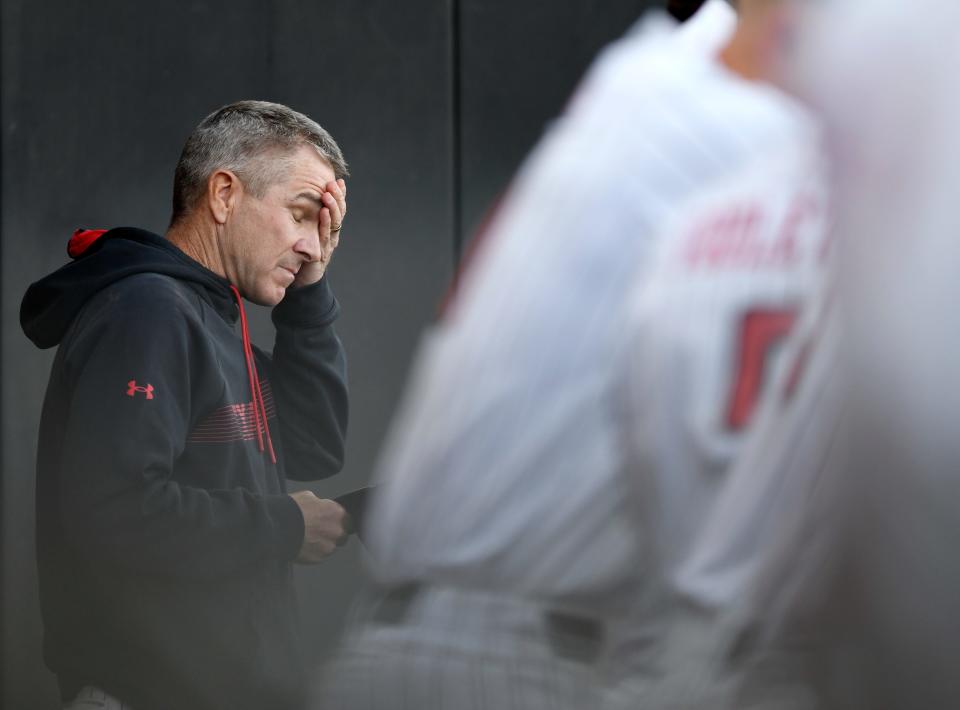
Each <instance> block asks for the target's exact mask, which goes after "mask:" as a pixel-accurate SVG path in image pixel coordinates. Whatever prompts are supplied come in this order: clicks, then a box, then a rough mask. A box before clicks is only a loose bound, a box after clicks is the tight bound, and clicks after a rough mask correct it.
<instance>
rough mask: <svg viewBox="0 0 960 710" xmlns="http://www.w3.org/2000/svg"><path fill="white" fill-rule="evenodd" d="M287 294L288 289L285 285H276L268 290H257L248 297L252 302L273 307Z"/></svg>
mask: <svg viewBox="0 0 960 710" xmlns="http://www.w3.org/2000/svg"><path fill="white" fill-rule="evenodd" d="M286 295H287V289H286V288H284V287H283V286H276V287H274V288H271V289H269V290H267V291H266V292H257V293H255V294H251V295H249V296H247V297H246V299H247V300H248V301H250V303H254V304H256V305H258V306H266V307H267V308H272V307H273V306H276V305H277V304H278V303H280V301H282V300H283V297H284V296H286Z"/></svg>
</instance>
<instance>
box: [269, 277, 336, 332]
mask: <svg viewBox="0 0 960 710" xmlns="http://www.w3.org/2000/svg"><path fill="white" fill-rule="evenodd" d="M339 314H340V304H339V303H337V299H336V297H335V296H334V295H333V289H332V288H330V281H329V280H328V279H327V277H326V276H324V277H323V278H322V279H320V280H319V281H317V282H316V283H315V284H310V285H309V286H304V287H302V288H295V289H288V290H287V293H286V295H285V296H284V297H283V300H282V301H280V303H279V304H278V305H277V306H276V307H275V308H274V309H273V314H272V316H271V317H272V318H273V323H274V325H278V326H279V325H287V326H323V325H329V324H330V323H332V322H333V321H335V320H336V318H337V316H338V315H339Z"/></svg>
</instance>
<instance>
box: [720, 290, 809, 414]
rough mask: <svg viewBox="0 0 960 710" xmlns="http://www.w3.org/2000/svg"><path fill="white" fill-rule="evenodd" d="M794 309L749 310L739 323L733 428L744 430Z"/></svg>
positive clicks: (729, 407) (729, 410)
mask: <svg viewBox="0 0 960 710" xmlns="http://www.w3.org/2000/svg"><path fill="white" fill-rule="evenodd" d="M795 319H796V312H795V311H793V310H775V309H771V310H753V311H748V312H747V313H746V314H745V315H744V317H743V321H742V323H741V326H740V357H739V360H738V363H737V374H736V377H735V378H734V381H733V386H732V387H731V388H730V395H729V397H728V402H729V403H728V405H727V415H726V423H727V428H728V429H730V430H733V431H739V430H740V429H743V427H745V426H746V425H747V423H748V422H749V421H750V416H751V415H752V414H753V409H754V407H755V406H756V404H757V400H758V399H759V398H760V394H761V392H762V391H763V383H764V378H765V375H766V368H767V364H768V361H769V360H770V355H771V353H772V352H773V351H774V350H775V347H776V346H777V345H778V344H779V343H780V342H781V341H782V340H783V338H784V337H786V335H787V334H788V333H789V332H790V329H791V328H792V327H793V322H794V320H795Z"/></svg>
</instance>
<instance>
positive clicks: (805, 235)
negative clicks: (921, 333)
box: [320, 0, 823, 709]
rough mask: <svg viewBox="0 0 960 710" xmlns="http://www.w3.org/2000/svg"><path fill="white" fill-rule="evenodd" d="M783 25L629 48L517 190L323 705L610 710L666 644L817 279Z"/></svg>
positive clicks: (439, 363) (412, 386)
mask: <svg viewBox="0 0 960 710" xmlns="http://www.w3.org/2000/svg"><path fill="white" fill-rule="evenodd" d="M786 4H787V3H786V2H781V1H779V0H749V1H747V0H745V1H744V2H743V3H742V8H741V10H742V18H741V23H740V24H739V26H738V29H737V30H736V32H734V33H733V34H732V36H729V37H728V38H727V39H726V40H724V41H721V42H717V43H716V44H711V43H710V42H707V45H708V46H705V45H703V44H699V45H698V44H697V43H696V42H695V41H694V42H691V40H690V37H691V34H690V32H691V31H690V30H686V31H681V32H677V31H676V29H675V27H674V25H673V24H672V23H669V22H668V21H667V20H666V19H665V18H662V17H658V18H656V19H655V20H652V21H651V22H650V23H648V25H647V26H646V27H645V28H644V29H642V30H641V31H639V32H634V33H631V34H630V35H629V36H627V37H626V38H625V39H624V40H622V41H620V42H618V43H616V44H614V45H613V46H612V47H611V48H609V49H607V50H606V51H605V52H604V53H603V54H602V56H601V57H600V59H599V60H598V61H597V63H596V64H595V66H594V67H593V68H592V69H591V71H590V72H589V74H588V76H587V78H586V80H585V81H584V83H583V85H582V86H581V87H580V89H579V91H578V93H577V95H576V97H575V99H574V101H573V103H572V105H571V108H570V109H569V111H568V112H567V114H566V115H565V116H564V117H563V118H562V119H561V120H560V121H559V122H558V123H557V124H556V125H555V127H554V128H553V130H552V131H551V133H550V134H549V135H548V137H547V138H546V139H545V140H544V141H543V143H542V144H541V145H540V146H539V147H538V148H537V149H536V150H535V151H534V153H533V155H532V156H531V158H530V159H529V160H528V162H527V163H526V165H525V166H524V168H523V169H522V170H521V172H520V174H519V176H518V178H517V179H516V181H515V184H514V187H513V189H512V190H511V192H510V194H509V195H508V196H507V198H506V200H505V202H504V204H503V206H502V208H501V210H500V212H499V214H498V215H497V217H496V218H495V220H494V222H493V224H492V226H491V231H490V233H489V235H488V237H487V239H486V241H485V242H484V244H483V246H482V247H481V250H480V253H479V254H478V255H477V256H476V257H475V260H474V263H473V266H472V268H471V269H470V270H469V271H468V273H467V274H466V275H465V277H464V279H463V281H462V285H461V290H460V292H459V294H458V297H457V299H456V300H455V301H454V302H453V304H452V305H451V306H450V308H449V309H448V311H447V313H446V314H445V317H444V319H443V320H442V321H441V323H440V324H439V325H438V326H437V327H436V328H435V329H434V330H433V331H432V332H430V333H429V334H428V336H427V338H426V340H425V342H424V344H423V349H422V351H421V353H420V356H419V359H418V361H417V363H416V366H415V369H414V372H413V375H412V378H411V381H410V383H409V389H408V392H407V396H406V399H405V401H404V403H403V406H402V407H401V408H400V410H399V411H398V413H397V416H396V420H395V425H394V428H393V430H392V433H391V436H390V438H389V440H388V442H387V446H386V448H385V451H384V454H383V457H382V460H381V466H380V479H381V480H382V481H383V482H384V483H385V486H384V488H383V491H384V492H383V493H382V494H381V495H380V496H379V497H378V498H377V499H376V500H375V501H374V507H373V510H372V517H371V525H370V528H369V530H368V537H369V540H370V546H371V551H372V553H373V556H374V558H375V559H376V562H377V566H376V569H375V574H376V577H377V579H378V580H379V582H380V583H381V585H382V589H381V590H380V591H379V592H378V593H377V594H376V595H375V598H374V599H373V600H372V601H371V602H370V604H368V608H367V609H366V611H365V612H364V614H363V615H362V616H363V618H362V619H361V621H360V622H359V623H358V624H357V625H356V626H355V628H354V629H353V630H352V631H351V632H350V634H349V635H348V637H347V639H346V642H345V645H344V648H343V651H342V653H341V655H340V657H339V658H338V659H337V660H336V661H335V662H334V663H333V664H332V665H331V666H330V667H329V669H328V672H327V674H326V678H325V683H324V686H323V688H322V689H321V694H320V703H321V704H322V705H323V706H324V707H330V708H345V707H349V708H361V709H362V708H394V707H396V708H401V707H409V708H458V709H461V708H471V707H477V708H487V707H496V708H511V707H517V708H520V707H523V708H537V707H551V708H561V707H563V708H566V707H569V708H578V709H583V708H593V707H599V706H600V704H601V703H602V702H603V700H602V690H603V684H604V683H603V675H604V674H605V673H606V666H607V664H606V663H605V662H604V660H603V659H604V657H605V656H607V655H608V652H609V649H610V648H611V644H613V647H615V648H622V645H621V643H620V642H621V639H619V638H616V637H615V634H614V629H615V628H616V626H617V625H618V624H624V623H626V622H627V621H629V622H630V628H631V630H632V632H635V633H631V634H630V639H631V640H633V641H635V640H636V638H637V637H638V636H639V635H643V634H646V635H647V636H650V637H655V635H656V627H655V624H654V623H653V620H652V618H653V615H654V613H655V612H654V608H655V603H654V600H655V599H656V598H657V596H658V588H659V586H660V585H659V580H660V578H661V576H662V574H663V571H662V570H664V569H667V568H669V567H670V565H672V564H673V561H674V560H676V559H679V558H680V557H682V555H683V553H684V552H685V550H686V548H687V545H688V542H689V540H690V539H691V537H692V535H693V534H694V532H695V530H696V529H697V527H698V524H699V521H700V519H701V517H702V516H703V514H704V510H705V508H706V506H707V505H708V503H709V502H710V501H711V500H712V497H713V495H714V491H715V489H716V487H717V486H718V484H719V482H720V480H721V479H722V476H723V474H724V472H725V470H726V468H727V466H728V464H729V462H730V460H731V458H732V457H733V456H734V455H735V453H736V451H737V447H738V443H739V441H740V438H741V436H742V432H743V430H744V428H745V427H746V425H747V424H748V422H749V420H750V418H751V414H752V411H753V407H754V405H755V403H756V401H757V399H758V397H759V396H760V395H761V394H762V392H763V390H764V389H765V386H766V384H767V382H768V381H770V380H771V377H770V376H771V374H772V373H774V372H775V371H776V370H777V369H778V360H779V359H780V358H778V357H777V355H778V352H779V350H780V347H779V346H781V345H782V344H783V343H784V342H785V340H786V339H787V335H788V333H789V332H790V329H791V327H792V325H793V323H794V321H795V320H796V318H797V317H798V314H799V313H800V311H801V310H802V309H803V307H804V303H805V301H806V298H807V295H808V293H810V291H811V290H812V288H813V285H814V284H815V282H816V280H817V278H818V275H819V273H820V271H821V268H820V264H821V255H822V244H821V236H822V233H823V229H822V222H823V196H822V194H821V189H822V188H821V178H820V166H819V155H818V151H817V149H816V130H815V127H814V126H813V125H812V122H811V121H810V119H809V117H808V116H807V114H806V112H805V111H804V110H803V109H801V108H800V107H799V106H798V105H797V104H796V103H794V102H793V101H792V100H791V99H789V98H788V97H787V96H786V95H785V94H784V93H782V92H781V91H779V90H778V89H776V88H774V86H773V85H771V84H769V83H767V82H766V79H767V78H768V72H769V71H770V68H771V67H773V66H775V63H774V60H775V59H776V57H777V53H778V52H779V51H780V39H781V38H780V34H779V33H780V32H781V31H782V29H783V27H784V22H785V19H784V14H783V12H782V11H783V10H784V8H785V5H786ZM705 10H706V15H704V16H703V18H705V19H704V21H705V22H709V23H710V24H711V25H713V23H716V22H718V21H721V20H722V19H723V18H724V17H725V15H724V13H725V12H728V11H729V8H728V7H727V6H726V5H724V4H723V3H720V2H712V3H709V4H708V6H707V7H706V8H705ZM697 19H699V16H698V17H697V18H694V21H695V22H696V21H697ZM728 19H729V18H728ZM715 30H716V26H714V28H713V31H709V32H705V33H704V35H702V36H704V37H712V38H714V40H716V38H717V36H718V35H717V33H716V31H715ZM694 36H695V35H694ZM695 45H696V46H695ZM717 50H719V51H717ZM630 655H631V656H632V655H633V654H630ZM624 665H625V667H628V668H629V672H637V670H636V667H635V666H633V665H632V664H624Z"/></svg>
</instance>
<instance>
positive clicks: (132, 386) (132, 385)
mask: <svg viewBox="0 0 960 710" xmlns="http://www.w3.org/2000/svg"><path fill="white" fill-rule="evenodd" d="M137 392H143V393H144V394H145V395H147V399H153V385H147V386H146V387H138V386H137V381H136V380H130V381H129V382H128V383H127V396H128V397H134V396H135V395H136V394H137Z"/></svg>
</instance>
